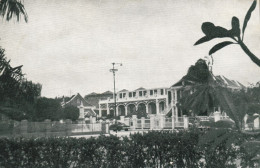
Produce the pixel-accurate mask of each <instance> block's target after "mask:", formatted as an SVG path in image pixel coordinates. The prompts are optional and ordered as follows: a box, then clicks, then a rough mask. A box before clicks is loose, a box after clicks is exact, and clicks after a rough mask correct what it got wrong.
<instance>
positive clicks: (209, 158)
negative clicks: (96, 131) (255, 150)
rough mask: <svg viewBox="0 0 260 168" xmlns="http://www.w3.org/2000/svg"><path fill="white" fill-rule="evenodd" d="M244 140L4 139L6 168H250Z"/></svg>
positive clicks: (0, 143) (189, 135)
mask: <svg viewBox="0 0 260 168" xmlns="http://www.w3.org/2000/svg"><path fill="white" fill-rule="evenodd" d="M244 140H245V137H243V136H241V134H238V133H237V132H234V131H232V130H228V129H218V130H213V131H209V132H206V133H202V132H199V131H198V130H196V129H193V130H189V131H180V132H173V131H161V132H159V131H151V132H148V133H143V134H140V133H138V134H130V136H129V137H122V138H119V137H116V136H108V137H107V136H99V137H98V138H89V139H85V138H79V139H76V138H36V139H24V138H20V139H7V138H1V139H0V149H1V150H0V167H50V168H52V167H53V168H54V167H55V168H56V167H62V168H67V167H69V168H72V167H90V168H92V167H130V168H132V167H137V168H139V167H173V166H177V167H192V168H198V167H230V166H231V167H232V166H233V167H234V164H233V163H234V161H235V159H237V158H240V159H242V163H243V166H245V167H246V166H250V165H252V162H251V160H250V158H251V156H253V154H252V155H250V158H249V157H246V156H247V153H246V151H245V150H240V147H239V146H240V144H241V143H242V142H243V141H244ZM244 146H245V145H244ZM251 146H252V145H251ZM243 156H245V157H243ZM203 159H204V161H203Z"/></svg>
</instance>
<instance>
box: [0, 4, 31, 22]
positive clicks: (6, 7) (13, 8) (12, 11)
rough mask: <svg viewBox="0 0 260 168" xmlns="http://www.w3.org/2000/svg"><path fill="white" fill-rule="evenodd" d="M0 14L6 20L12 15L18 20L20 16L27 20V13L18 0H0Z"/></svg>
mask: <svg viewBox="0 0 260 168" xmlns="http://www.w3.org/2000/svg"><path fill="white" fill-rule="evenodd" d="M0 15H1V16H2V18H4V19H6V20H7V21H9V20H11V19H12V18H13V17H16V19H17V21H20V18H21V17H22V16H23V17H24V20H25V21H26V22H27V21H28V15H27V13H26V11H25V8H24V5H23V4H22V2H21V1H20V0H0Z"/></svg>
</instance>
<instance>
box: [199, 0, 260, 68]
mask: <svg viewBox="0 0 260 168" xmlns="http://www.w3.org/2000/svg"><path fill="white" fill-rule="evenodd" d="M255 7H256V0H254V2H253V3H252V5H251V7H250V8H249V10H248V12H247V14H246V16H245V19H244V24H243V28H242V35H241V30H240V24H239V19H238V18H237V17H235V16H234V17H233V18H232V21H231V25H232V28H231V29H230V30H227V29H226V28H223V27H220V26H215V25H214V24H213V23H211V22H204V23H203V24H202V26H201V29H202V32H203V33H204V34H205V36H204V37H202V38H201V39H199V40H198V41H197V42H196V43H195V44H194V45H198V44H201V43H204V42H208V41H210V40H212V39H215V38H230V39H231V40H232V41H224V42H221V43H219V44H217V45H215V46H214V47H213V48H212V49H211V50H210V51H209V55H211V54H213V53H215V52H216V51H218V50H220V49H222V48H223V47H226V46H228V45H231V44H238V45H240V47H241V48H242V50H243V51H244V52H245V53H246V54H247V55H248V56H249V58H250V59H251V60H252V61H253V62H254V63H255V64H256V65H258V66H259V67H260V59H259V58H258V57H256V56H255V55H254V54H253V53H252V52H251V51H250V50H249V49H248V48H247V46H246V45H245V44H244V42H243V40H244V35H245V29H246V27H247V23H248V21H249V19H250V17H251V13H252V12H253V11H254V9H255Z"/></svg>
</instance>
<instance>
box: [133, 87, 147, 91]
mask: <svg viewBox="0 0 260 168" xmlns="http://www.w3.org/2000/svg"><path fill="white" fill-rule="evenodd" d="M136 90H145V88H143V87H140V88H138V89H136ZM136 90H135V91H136Z"/></svg>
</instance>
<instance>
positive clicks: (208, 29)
mask: <svg viewBox="0 0 260 168" xmlns="http://www.w3.org/2000/svg"><path fill="white" fill-rule="evenodd" d="M214 29H215V25H214V24H213V23H211V22H204V23H202V25H201V30H202V32H203V33H204V34H205V35H206V36H209V37H210V36H211V34H212V32H213V31H214Z"/></svg>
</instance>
